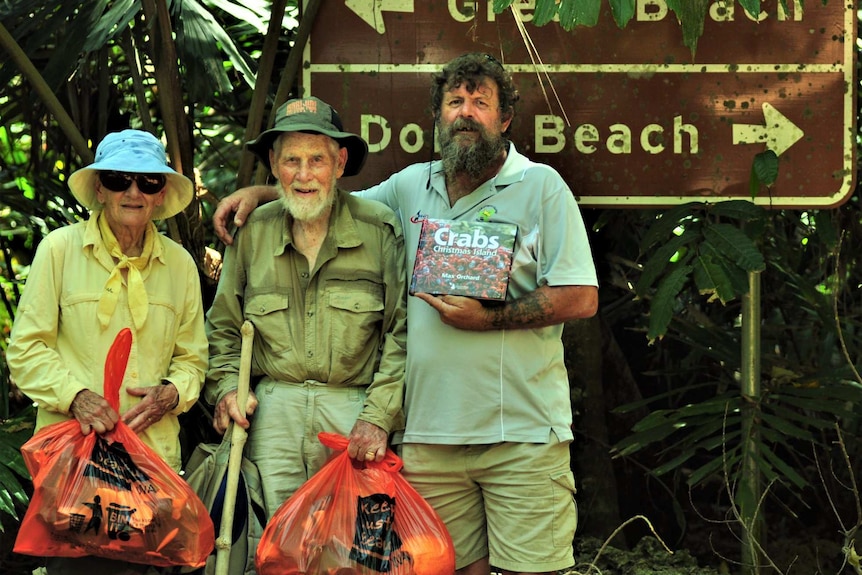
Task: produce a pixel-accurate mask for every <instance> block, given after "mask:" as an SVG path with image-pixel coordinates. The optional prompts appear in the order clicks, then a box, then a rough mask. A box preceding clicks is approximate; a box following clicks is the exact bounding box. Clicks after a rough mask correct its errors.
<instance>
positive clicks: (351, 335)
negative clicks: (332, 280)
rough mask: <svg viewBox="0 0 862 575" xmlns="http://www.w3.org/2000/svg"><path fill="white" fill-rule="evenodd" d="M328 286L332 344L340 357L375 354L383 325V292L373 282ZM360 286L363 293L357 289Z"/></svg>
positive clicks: (380, 287)
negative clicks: (372, 352)
mask: <svg viewBox="0 0 862 575" xmlns="http://www.w3.org/2000/svg"><path fill="white" fill-rule="evenodd" d="M350 283H355V284H358V285H354V286H352V287H349V284H348V285H347V286H339V285H337V283H336V285H332V284H330V285H328V286H327V288H328V289H327V292H328V302H329V312H330V313H329V321H330V332H329V333H330V341H331V344H332V349H334V350H335V351H336V352H337V353H338V354H339V355H342V356H345V357H348V358H358V357H360V356H363V355H368V354H369V352H371V351H372V350H374V351H375V352H376V349H377V345H378V342H379V341H380V331H381V329H382V325H383V288H382V286H379V285H377V284H373V283H371V282H350ZM359 286H361V287H362V289H357V287H359Z"/></svg>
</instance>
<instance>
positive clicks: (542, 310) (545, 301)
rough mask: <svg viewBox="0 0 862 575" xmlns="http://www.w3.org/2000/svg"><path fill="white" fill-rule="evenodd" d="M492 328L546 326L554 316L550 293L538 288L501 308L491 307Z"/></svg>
mask: <svg viewBox="0 0 862 575" xmlns="http://www.w3.org/2000/svg"><path fill="white" fill-rule="evenodd" d="M489 311H490V314H489V315H490V323H491V328H492V329H517V328H532V327H545V326H547V325H550V324H551V323H553V322H551V321H549V320H550V318H552V317H553V311H554V310H553V305H552V304H551V300H550V298H548V295H547V294H546V293H544V292H542V291H541V290H537V291H534V292H531V293H529V294H527V295H525V296H524V297H522V298H519V299H516V300H514V301H511V302H507V303H506V305H504V306H502V307H499V308H489Z"/></svg>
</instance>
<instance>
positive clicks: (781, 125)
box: [733, 102, 805, 156]
mask: <svg viewBox="0 0 862 575" xmlns="http://www.w3.org/2000/svg"><path fill="white" fill-rule="evenodd" d="M763 119H764V122H765V124H764V125H758V124H734V125H733V143H734V144H756V143H758V142H766V148H767V149H769V150H772V151H773V152H775V155H776V156H780V155H781V154H783V153H784V152H785V151H787V149H788V148H790V146H792V145H793V144H795V143H796V142H798V141H799V139H800V138H801V137H802V136H804V135H805V132H803V131H802V130H801V129H800V128H799V127H798V126H797V125H796V124H794V123H793V122H791V121H790V120H788V119H787V117H786V116H785V115H784V114H782V113H781V112H779V111H778V110H776V109H775V108H774V107H773V106H772V104H769V103H768V102H764V103H763Z"/></svg>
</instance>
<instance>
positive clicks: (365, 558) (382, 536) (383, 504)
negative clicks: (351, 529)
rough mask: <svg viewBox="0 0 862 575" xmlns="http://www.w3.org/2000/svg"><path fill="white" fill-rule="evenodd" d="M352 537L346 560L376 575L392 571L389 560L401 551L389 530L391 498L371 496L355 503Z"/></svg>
mask: <svg viewBox="0 0 862 575" xmlns="http://www.w3.org/2000/svg"><path fill="white" fill-rule="evenodd" d="M356 505H357V509H356V533H355V535H354V537H353V548H352V549H351V550H350V560H351V561H355V562H356V563H358V564H359V565H363V566H365V567H368V568H369V569H373V570H375V571H378V572H380V573H388V572H389V570H390V569H391V567H392V564H391V562H390V556H391V554H392V552H393V551H397V550H398V549H401V538H400V537H399V536H398V534H397V533H396V532H395V530H394V528H393V522H394V521H395V498H394V497H390V496H388V495H386V494H384V493H375V494H373V495H369V496H368V497H358V498H357V500H356Z"/></svg>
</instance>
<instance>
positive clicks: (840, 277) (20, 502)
mask: <svg viewBox="0 0 862 575" xmlns="http://www.w3.org/2000/svg"><path fill="white" fill-rule="evenodd" d="M513 1H514V0H492V5H493V9H494V10H495V12H498V13H499V12H502V11H503V10H505V9H507V8H508V7H509V6H510V5H511V4H513ZM779 1H780V2H781V3H782V5H785V7H786V2H785V0H779ZM319 3H320V0H317V1H314V0H312V1H311V2H309V3H308V6H307V8H306V9H307V10H309V11H310V13H313V10H314V7H315V6H316V5H318V4H319ZM665 3H666V4H667V6H668V7H669V9H671V10H673V11H674V12H675V14H676V15H677V17H678V19H679V20H680V24H681V27H682V30H683V37H684V42H685V44H686V46H688V47H689V48H690V49H691V50H692V51H694V50H695V49H696V45H697V42H698V41H699V40H701V39H700V35H701V32H702V29H703V18H704V16H705V14H706V10H707V9H708V5H709V2H708V1H707V0H692V1H689V0H665ZM297 4H298V2H297V0H290V1H286V0H281V1H268V0H243V1H242V2H239V1H234V0H174V1H171V2H168V1H166V0H116V1H108V0H86V1H85V0H78V1H71V2H66V1H64V2H57V1H53V2H51V1H48V0H7V1H5V2H2V3H0V52H4V53H5V54H8V55H9V57H8V58H6V57H4V58H0V86H4V88H3V89H2V90H0V299H2V305H0V352H2V351H3V350H5V346H6V343H7V340H8V336H9V330H10V327H11V325H12V323H13V321H14V317H15V311H16V304H17V301H18V298H19V296H20V294H21V292H22V290H23V289H24V283H25V280H26V277H27V271H28V264H29V261H30V259H31V258H32V255H33V252H34V250H35V246H36V245H37V244H38V243H39V241H40V240H41V238H42V237H44V235H45V234H47V233H48V232H49V231H50V230H52V229H55V228H57V227H59V226H63V225H66V224H67V223H69V222H73V221H76V220H78V219H80V218H82V217H84V216H85V211H84V210H83V209H82V208H81V206H79V205H78V204H77V203H76V201H75V200H74V198H73V197H72V196H71V195H70V194H69V192H68V190H67V188H66V186H65V181H66V179H67V178H68V176H69V174H70V173H71V172H72V171H74V170H75V169H77V168H78V167H80V166H82V165H85V164H86V163H89V161H91V159H92V158H91V154H92V152H91V150H90V148H91V144H92V142H94V141H98V140H99V139H100V138H101V136H102V135H103V134H105V133H106V132H108V131H111V130H113V129H117V128H122V127H126V126H129V125H131V126H133V127H140V128H145V129H149V130H152V131H154V132H155V133H158V134H160V135H161V134H164V135H165V138H166V140H167V141H168V145H169V148H170V150H171V157H172V159H173V160H174V161H175V163H176V164H177V167H178V168H179V169H181V170H182V171H184V172H185V173H186V174H187V175H189V176H191V177H194V178H195V179H196V181H197V182H198V186H199V193H198V200H199V201H198V202H196V203H195V204H194V205H193V206H191V207H190V209H189V210H187V212H186V213H184V214H182V215H181V216H179V217H177V218H174V219H172V220H171V221H169V222H167V223H166V224H165V230H164V231H165V233H167V234H170V235H171V236H172V237H174V238H175V239H177V240H179V241H181V242H182V243H183V245H185V246H186V247H187V249H189V251H190V252H191V253H192V254H193V256H194V257H195V258H196V261H198V262H199V264H200V266H201V270H202V274H204V276H205V277H206V273H207V272H208V271H209V270H208V269H207V265H206V256H205V254H206V250H207V249H208V248H209V249H210V250H218V249H219V248H220V246H219V244H218V243H217V241H216V240H215V238H214V237H213V234H212V233H211V230H210V229H209V225H210V215H211V212H212V208H213V206H214V205H215V203H216V202H217V200H218V198H219V197H221V196H223V195H224V194H226V193H228V192H230V191H232V190H233V189H235V188H236V187H237V185H239V184H242V183H246V182H248V181H249V178H250V169H248V165H247V164H244V162H246V161H247V158H245V157H244V155H243V153H242V151H241V147H240V145H239V144H240V142H242V141H244V140H245V139H246V134H248V133H256V131H257V129H258V128H259V127H260V126H261V125H262V124H265V123H266V121H265V118H264V112H265V110H267V109H268V108H272V106H273V104H274V103H275V100H276V99H283V98H286V97H287V95H288V93H289V92H290V88H289V87H288V88H287V89H285V87H284V86H285V84H287V85H288V86H289V85H290V84H291V78H292V77H294V76H295V75H296V70H295V69H293V70H291V69H290V68H289V63H290V58H289V55H290V51H291V48H293V47H294V46H301V43H302V42H303V41H304V39H303V36H302V29H301V26H299V23H300V20H298V6H297ZM739 4H740V5H741V6H742V7H743V8H744V9H745V10H746V11H748V12H749V13H750V14H754V13H758V12H759V10H760V4H761V3H760V1H759V0H741V1H740V2H739ZM604 6H607V8H608V9H609V10H610V12H611V14H612V15H613V17H614V19H615V21H616V22H617V24H618V25H619V26H620V27H624V26H626V24H627V23H628V22H629V20H630V19H631V18H632V15H633V13H634V10H635V6H636V2H635V0H608V1H607V2H604V1H603V0H562V1H558V0H536V2H535V8H534V23H535V24H538V25H542V24H545V23H549V22H552V21H557V22H559V23H560V25H561V26H562V27H563V28H564V29H566V30H570V29H572V28H573V27H575V26H580V25H587V26H589V25H593V24H595V22H596V18H598V14H599V11H600V10H601V9H602V8H603V7H604ZM307 13H308V12H307ZM273 15H275V16H273ZM273 22H274V23H273ZM706 41H708V39H706ZM282 70H284V72H283V75H282V77H281V78H279V77H277V76H275V75H274V71H275V72H277V73H278V72H280V71H282ZM777 170H778V167H777V165H776V163H775V162H774V160H773V158H770V157H769V156H768V154H767V155H763V156H758V157H756V158H755V157H753V158H752V173H753V176H752V188H751V193H752V195H756V194H758V193H760V192H761V190H762V189H763V188H764V187H768V186H769V185H770V183H771V182H772V181H774V179H775V177H776V173H777ZM237 174H240V175H239V176H237ZM859 201H860V200H859V196H858V194H856V195H854V196H853V198H852V199H851V200H850V201H849V202H848V203H847V204H846V205H845V206H844V207H842V208H841V209H840V210H831V211H830V210H823V211H805V210H800V211H768V210H764V209H763V208H760V207H756V206H754V205H753V204H751V203H748V202H726V203H717V204H703V203H691V204H687V205H682V206H678V207H676V208H673V209H669V210H664V211H655V210H608V211H587V213H586V214H585V215H586V217H587V218H588V220H590V221H591V223H592V228H593V233H594V241H593V246H594V249H595V254H594V255H595V257H596V261H597V263H598V264H599V269H600V274H601V277H600V281H601V284H602V290H601V298H602V302H601V320H602V322H603V323H604V324H605V326H606V327H607V330H606V331H607V333H608V334H609V335H608V337H607V340H606V341H605V342H604V347H605V348H606V349H608V348H610V347H612V346H617V347H619V348H621V349H622V350H623V354H622V356H623V358H624V362H625V363H626V365H625V368H626V370H625V371H626V372H628V373H630V374H631V379H632V380H633V387H635V388H636V389H635V391H636V393H634V395H638V396H640V397H641V399H639V400H636V401H629V402H619V403H614V402H613V401H611V400H610V399H608V401H607V403H608V405H609V406H610V407H616V410H615V411H614V412H613V414H609V421H613V417H614V416H620V417H624V416H631V417H635V418H636V420H635V421H634V423H633V425H632V427H631V429H629V428H621V429H613V430H611V434H610V435H611V439H612V440H613V442H614V443H615V446H614V448H613V454H614V455H615V456H616V457H617V463H618V464H619V465H626V464H627V462H636V463H637V464H638V465H642V466H645V467H648V468H649V469H650V474H649V478H648V480H649V481H654V480H658V481H662V482H664V483H665V484H666V485H667V487H668V491H669V492H671V493H673V495H674V497H675V499H674V501H673V502H672V504H673V505H674V506H675V507H676V508H678V509H682V508H685V507H687V505H686V502H687V501H688V499H689V497H690V493H691V491H690V490H694V489H697V488H701V489H704V488H709V487H710V486H712V485H716V484H719V485H721V487H720V488H719V489H725V488H727V487H728V486H730V488H731V490H733V491H734V493H736V492H737V489H738V486H739V485H740V484H741V483H742V482H743V480H744V478H745V475H746V462H749V461H754V462H755V464H756V467H757V471H758V473H760V474H762V476H763V478H764V479H765V482H766V484H767V486H768V490H767V497H766V498H767V499H771V500H779V501H780V506H778V507H777V508H776V507H772V506H767V505H764V507H763V511H762V512H764V513H765V512H766V511H765V510H766V509H767V508H769V509H770V511H771V512H775V513H778V514H781V516H782V517H789V518H790V519H789V520H793V518H794V517H796V516H798V515H799V514H800V512H799V511H798V510H799V509H800V508H801V509H804V508H805V507H806V506H807V505H810V503H809V502H810V501H811V500H815V501H816V502H817V503H819V504H823V502H829V501H832V500H833V499H832V498H834V500H835V501H836V503H840V499H839V498H840V496H841V494H844V495H847V493H848V490H847V489H846V488H849V489H850V493H851V494H852V490H853V489H855V487H854V485H855V484H854V482H853V481H852V478H850V477H848V476H847V474H844V473H843V471H844V468H842V467H840V466H839V467H837V468H835V470H834V472H831V473H822V472H821V471H820V468H819V462H820V461H821V460H826V461H831V462H835V461H838V459H839V455H840V454H839V453H837V451H836V450H837V449H838V447H837V446H838V445H839V443H838V440H839V439H841V440H842V442H841V443H840V445H841V448H842V449H844V450H846V451H847V452H848V454H849V457H850V460H851V461H862V458H860V457H859V455H860V447H862V446H860V444H859V437H860V419H859V415H860V414H859V408H858V407H857V406H859V405H862V378H860V376H859V374H858V373H857V371H856V363H857V358H858V357H859V355H860V354H859V351H860V348H862V339H860V318H862V291H860V290H859V289H858V287H859V286H860V285H862V274H860V269H859V266H858V261H857V259H858V257H859V256H858V254H859V250H858V246H859V245H862V240H860V238H862V226H860V206H859ZM753 277H755V278H757V284H756V285H759V286H761V288H762V289H760V290H759V293H758V294H757V296H756V297H757V302H756V303H757V308H758V310H759V311H760V317H759V321H758V322H757V327H758V330H759V339H758V340H757V341H759V346H758V349H756V350H748V351H749V352H751V353H752V354H753V355H754V357H756V358H757V364H756V365H754V367H753V369H754V371H755V372H756V375H757V376H758V379H759V381H760V385H759V386H758V388H756V389H755V390H752V389H749V388H746V386H745V381H744V377H743V374H744V373H746V372H747V370H749V371H750V370H751V368H752V366H750V365H745V360H744V358H743V356H742V354H741V353H740V349H741V348H743V346H744V339H743V337H742V333H741V332H742V329H741V328H743V327H744V326H743V325H742V323H743V320H742V318H743V317H744V315H745V314H744V306H745V305H746V302H747V300H749V298H751V297H755V294H753V293H752V292H751V286H752V285H753V284H752V278H753ZM212 287H213V286H212V283H209V284H207V285H206V286H205V290H206V291H208V290H211V289H212ZM754 352H756V353H754ZM614 367H615V368H617V369H619V366H614ZM609 369H610V367H609V366H607V365H606V366H605V372H606V373H609V371H608V370H609ZM624 379H625V378H616V377H615V378H614V379H609V378H608V379H606V381H605V387H606V388H608V390H607V393H608V394H609V395H610V393H611V392H612V391H613V390H611V389H610V387H611V386H621V385H622V384H623V382H624ZM0 389H2V391H3V393H2V396H0V397H2V400H3V403H2V404H0V420H2V423H0V529H4V528H5V529H7V530H8V529H9V528H10V527H14V526H15V525H16V522H17V520H18V518H19V517H20V512H21V510H22V509H23V508H24V506H25V505H26V502H27V492H28V489H29V484H28V482H29V478H28V477H27V475H26V471H25V470H24V468H23V464H22V463H21V460H20V457H19V455H18V452H17V449H18V447H19V446H20V444H21V443H22V442H23V441H24V440H25V439H26V438H27V437H28V436H29V434H30V432H31V430H32V425H33V410H32V407H31V406H30V405H29V404H28V402H27V401H26V399H25V398H23V397H21V396H20V394H17V393H16V391H15V388H14V386H13V384H12V382H11V381H10V378H9V375H8V373H7V372H6V367H5V362H4V361H2V356H0ZM623 403H624V404H623ZM201 419H203V420H205V416H204V417H201ZM189 424H190V425H194V424H195V421H194V420H190V421H189ZM201 425H202V426H204V427H205V426H206V421H204V422H203V423H201ZM588 431H589V430H588ZM204 435H205V432H198V433H195V432H190V433H189V437H192V438H193V437H199V436H204ZM748 471H749V472H750V469H749V470H748ZM851 471H852V469H851ZM857 475H858V473H857ZM604 480H605V479H604V478H602V481H604ZM645 481H647V480H645ZM842 488H845V489H844V490H843V491H842ZM857 493H858V491H857ZM822 507H824V508H826V507H828V503H827V504H826V505H822ZM852 508H855V507H854V506H852V505H850V506H845V507H841V506H840V505H838V506H837V510H838V511H837V512H836V513H838V514H840V513H842V511H841V510H843V509H852ZM628 510H629V509H628V508H626V509H624V511H628ZM632 511H633V512H635V513H640V512H642V511H641V510H639V509H634V510H632ZM681 513H682V512H681ZM855 521H857V519H856V518H854V517H850V516H841V517H839V521H838V522H839V523H840V524H841V525H842V529H839V530H836V531H841V532H845V531H846V532H850V531H851V529H849V528H847V529H843V527H845V526H848V525H852V524H853V522H855ZM859 522H860V523H859V524H861V525H862V518H859ZM678 523H679V524H680V528H681V529H683V530H684V525H683V524H684V521H683V520H681V519H680V520H678ZM848 544H849V548H852V539H851V540H850V541H849V543H848ZM0 551H2V548H0ZM0 567H2V559H0ZM0 570H2V568H0Z"/></svg>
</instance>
